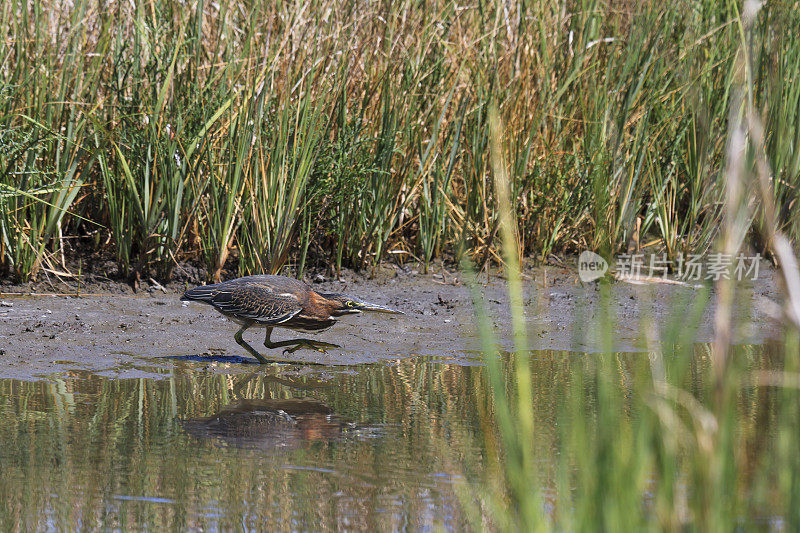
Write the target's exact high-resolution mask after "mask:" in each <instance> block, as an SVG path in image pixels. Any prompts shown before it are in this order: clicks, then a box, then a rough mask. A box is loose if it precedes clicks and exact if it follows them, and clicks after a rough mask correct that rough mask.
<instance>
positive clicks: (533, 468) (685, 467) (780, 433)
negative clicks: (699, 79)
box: [465, 4, 800, 531]
mask: <svg viewBox="0 0 800 533" xmlns="http://www.w3.org/2000/svg"><path fill="white" fill-rule="evenodd" d="M706 7H709V6H706ZM719 9H722V10H723V11H725V10H728V9H730V10H732V11H733V12H734V13H735V15H736V18H735V19H734V21H733V25H734V26H735V28H736V30H737V32H738V33H736V34H735V35H732V37H733V38H735V39H736V41H735V42H734V45H735V46H736V47H737V53H736V54H735V55H736V59H735V61H734V63H733V64H731V65H730V70H729V72H727V73H726V80H727V81H726V83H727V85H726V86H725V87H727V89H728V90H729V91H730V95H729V96H728V97H726V98H725V99H724V102H725V103H726V105H727V106H728V108H729V109H728V112H729V113H730V120H729V122H728V123H727V126H728V128H729V130H728V132H727V134H726V135H727V139H728V143H727V146H725V148H724V150H725V152H724V155H725V159H726V161H725V168H724V171H722V172H717V173H716V183H718V184H719V186H720V191H722V192H724V197H723V199H724V201H723V202H722V205H721V206H720V208H719V209H718V212H714V213H705V214H704V215H703V216H706V217H709V216H710V217H711V218H712V219H714V220H719V223H720V231H719V233H718V235H717V242H716V243H715V246H716V249H718V250H720V251H722V252H723V253H729V254H735V253H737V252H738V251H739V250H741V247H742V246H743V243H744V242H745V240H746V237H747V235H748V234H749V233H750V232H754V233H755V234H756V235H757V236H759V237H760V238H761V239H763V240H764V242H766V243H769V247H770V251H771V252H772V253H774V254H776V256H778V257H780V259H781V267H782V270H781V276H782V277H783V278H784V279H785V280H786V283H785V285H784V288H785V289H786V290H785V293H784V300H785V305H786V310H787V311H786V313H785V316H784V318H785V319H786V324H787V325H786V328H785V330H784V334H783V339H782V341H781V342H779V343H776V344H774V345H770V346H768V347H766V348H765V349H763V350H761V349H759V350H753V349H752V348H751V347H739V346H736V345H735V344H733V333H732V332H733V330H734V315H733V314H732V312H731V310H732V309H733V307H734V304H735V303H736V301H737V299H741V300H743V301H744V302H745V304H744V305H750V301H751V298H752V295H751V294H750V293H749V292H748V290H747V289H743V288H741V287H739V286H736V285H735V284H734V282H733V281H731V280H724V279H723V280H720V281H719V282H718V283H717V284H716V287H715V289H716V290H715V296H714V304H715V308H714V313H715V320H714V326H715V331H714V334H715V341H714V343H712V344H711V345H709V346H702V347H694V346H693V345H692V344H691V342H687V339H693V338H694V336H695V333H696V329H697V327H698V325H699V324H700V323H701V321H702V317H703V313H704V311H705V310H706V308H707V307H708V305H709V303H710V298H709V291H708V290H705V289H704V290H702V291H700V292H699V293H697V294H695V295H694V296H693V298H692V299H691V300H689V301H681V302H675V305H676V308H679V309H688V310H689V312H688V314H687V313H685V312H682V313H679V314H677V315H676V316H675V317H674V318H673V319H672V320H671V321H670V322H667V323H663V324H656V323H653V322H652V318H651V317H646V316H645V317H644V321H643V324H642V336H643V339H644V340H645V342H646V345H647V346H648V347H649V354H648V356H647V357H645V356H642V355H641V354H622V353H616V352H615V349H614V347H615V345H616V344H617V343H618V341H619V339H616V338H615V336H614V333H613V332H614V331H616V329H617V328H616V319H615V317H614V316H613V314H612V313H611V307H610V306H609V303H610V302H609V299H610V298H611V297H612V295H613V292H612V291H610V290H609V287H608V286H607V285H601V286H600V288H599V289H600V294H601V304H600V305H599V309H598V310H597V312H596V313H594V314H593V316H595V317H597V318H595V319H594V320H591V321H589V322H588V323H587V324H585V325H584V326H583V330H582V331H579V332H576V334H577V335H578V336H579V337H578V339H580V335H581V334H585V331H586V330H594V331H595V332H596V335H594V338H599V339H601V340H602V351H601V352H600V353H597V354H587V355H586V356H585V357H583V358H580V359H578V360H572V361H568V362H566V363H565V364H566V365H567V366H568V372H567V374H568V376H569V378H568V381H569V385H568V392H567V393H566V395H565V398H566V399H567V401H565V402H564V403H563V404H562V405H559V406H557V407H556V409H557V415H556V417H557V423H556V425H557V427H558V433H557V434H556V435H555V436H554V437H553V439H552V442H551V443H550V444H549V445H550V446H552V447H553V449H555V450H556V457H557V459H556V460H555V463H554V465H552V466H548V465H546V464H545V465H543V464H541V463H537V462H536V461H535V460H534V458H535V457H536V456H537V454H539V453H541V449H540V448H538V446H539V444H540V443H538V442H537V439H536V428H537V427H539V421H540V420H541V419H542V414H541V412H542V409H541V405H540V402H541V401H542V400H541V398H540V395H544V394H546V390H547V388H548V387H549V384H548V383H541V382H540V380H538V379H537V376H536V375H534V374H533V373H532V371H531V366H532V362H531V357H532V355H533V354H531V352H528V351H527V350H526V349H525V348H524V347H525V343H526V340H525V331H524V322H523V312H524V311H523V309H522V306H521V301H522V287H521V285H520V276H519V263H518V261H517V259H516V258H517V257H518V255H519V240H518V239H517V238H516V236H515V234H514V231H513V229H514V228H516V227H518V224H515V223H512V222H510V221H513V220H515V218H514V217H515V215H516V213H515V209H514V208H513V207H512V204H511V203H510V202H509V197H510V196H509V191H510V190H512V188H511V186H510V185H511V182H512V178H511V177H510V175H509V173H508V169H509V168H513V166H511V165H510V164H509V162H507V160H506V154H507V153H508V152H510V151H511V150H509V146H510V145H513V143H509V142H508V141H506V140H505V139H504V136H503V132H504V129H503V127H502V126H501V125H500V122H499V114H498V113H495V112H490V114H489V117H490V123H491V124H492V127H491V128H490V130H489V131H490V137H491V139H490V143H491V155H492V173H493V175H494V178H495V195H496V198H497V200H498V206H499V218H500V221H501V222H500V230H501V231H500V233H501V236H502V248H503V256H504V263H505V266H506V269H507V274H508V279H509V299H510V301H511V304H512V305H511V314H512V317H513V319H514V322H515V326H514V332H515V346H516V350H517V353H516V354H515V355H514V356H512V357H510V358H508V360H507V361H506V360H504V359H505V358H501V356H500V354H498V352H497V350H496V348H495V347H494V345H493V341H492V331H491V329H490V328H489V326H488V321H487V319H486V317H485V316H484V314H483V312H482V311H481V305H482V304H481V299H480V294H479V292H478V291H477V290H476V289H473V295H474V299H475V302H476V309H477V320H478V323H479V325H480V331H481V337H482V340H483V346H484V353H485V359H486V363H487V371H488V379H489V383H490V384H491V387H492V399H493V404H494V405H493V408H494V412H495V428H496V431H497V433H498V434H499V439H498V442H495V438H494V437H492V438H491V439H490V438H487V446H488V445H489V444H490V443H494V444H495V446H496V447H497V448H498V450H497V452H496V454H495V455H494V456H493V461H494V464H495V465H496V468H490V469H489V470H490V471H500V472H502V473H503V477H502V478H501V479H500V480H497V479H491V480H490V479H487V480H484V481H483V482H482V483H473V485H472V490H471V491H470V492H468V493H467V495H466V496H465V498H471V499H477V500H478V501H480V502H482V506H481V508H482V509H485V510H486V512H485V513H483V515H482V516H475V515H474V516H473V519H474V520H475V521H476V523H478V521H480V522H479V523H481V524H486V523H487V522H488V523H489V524H491V526H490V527H492V528H497V529H501V530H524V531H531V530H559V531H560V530H568V531H584V530H586V531H590V530H591V531H594V530H597V529H602V530H612V531H618V530H621V531H628V530H700V531H710V530H713V531H717V530H719V531H729V530H732V529H736V528H741V527H743V526H744V527H745V528H752V527H755V526H756V524H759V523H760V521H762V520H768V521H770V522H775V521H779V522H780V523H781V524H782V526H785V527H787V528H788V529H796V528H797V527H798V526H800V523H799V522H798V519H800V516H798V514H797V512H796V509H797V508H798V504H800V499H799V498H800V492H798V490H797V487H798V483H797V479H798V472H800V471H799V470H798V463H797V459H796V457H794V456H793V455H791V454H788V453H787V450H789V449H796V447H797V446H798V444H800V442H798V435H800V432H799V431H800V426H798V423H799V422H800V421H799V420H798V417H797V402H798V401H800V394H798V390H797V378H798V374H797V367H798V360H797V345H798V329H797V327H798V317H797V315H796V313H795V312H794V311H792V309H796V308H797V301H796V300H797V298H798V295H797V294H796V291H795V289H793V288H792V287H794V286H796V284H797V280H798V279H799V278H800V273H798V270H797V266H796V262H795V261H794V259H793V257H792V256H791V252H789V251H788V249H787V248H786V245H785V243H786V240H785V237H784V235H783V232H789V231H792V230H793V229H794V227H793V226H792V225H791V224H790V223H787V221H785V220H784V219H782V218H781V216H780V215H779V214H778V210H779V209H780V206H782V205H783V204H782V200H783V199H784V197H782V194H781V192H782V191H784V187H785V184H778V183H775V181H774V180H770V176H771V175H772V174H771V165H772V164H774V161H775V158H774V157H772V156H771V155H770V152H769V149H768V148H767V143H768V142H769V141H768V139H771V138H772V137H771V135H770V134H766V136H765V133H764V130H763V128H762V126H761V114H760V113H757V111H756V109H758V107H757V106H758V105H760V104H759V102H758V98H757V97H756V95H757V94H759V93H758V90H757V88H756V85H755V83H754V76H753V74H754V72H757V70H756V69H754V68H753V67H754V66H756V65H758V60H759V59H763V58H764V55H763V54H762V55H758V54H760V53H759V52H757V50H758V47H756V46H754V44H755V43H758V45H759V46H760V47H761V48H762V51H763V48H764V47H766V44H765V43H763V42H761V41H759V39H760V38H761V37H764V36H763V35H759V34H758V33H757V32H758V30H759V28H762V26H760V25H761V24H762V23H763V22H764V20H765V17H766V19H767V20H768V19H769V18H768V15H769V12H768V11H767V12H761V13H760V14H759V13H758V11H757V10H755V9H754V5H751V6H749V7H748V10H746V11H744V12H743V13H742V14H741V15H740V14H739V13H738V11H737V10H738V6H736V5H734V4H729V5H726V6H724V7H721V8H719ZM712 12H713V10H712ZM654 14H655V15H657V17H656V18H657V19H658V20H660V21H662V22H665V20H664V17H666V18H669V16H670V15H669V14H668V13H656V12H654ZM723 14H724V13H723ZM656 50H657V48H656V47H651V46H649V45H648V46H645V45H643V46H642V47H641V49H639V51H638V59H637V58H636V57H629V58H626V59H625V61H626V62H634V63H635V62H637V61H645V62H654V61H655V56H654V53H655V52H656ZM754 51H755V52H754ZM653 64H655V63H653ZM648 68H649V67H648ZM633 70H635V71H636V72H640V73H642V72H644V70H647V69H642V68H640V67H635V68H633ZM622 79H625V80H628V81H630V80H631V79H633V78H630V77H623V78H622ZM668 81H669V78H667V82H668ZM646 84H647V80H645V79H644V78H639V83H638V85H639V86H637V87H627V88H625V86H624V85H623V86H617V88H618V89H619V91H609V92H608V94H609V95H615V97H619V96H624V99H623V100H622V103H623V106H624V107H623V111H624V114H623V115H620V116H621V117H625V116H628V115H629V113H630V110H631V109H632V107H631V101H634V100H637V99H640V98H645V97H648V94H649V93H647V92H646V91H645V92H642V88H643V87H645V86H646ZM607 89H609V88H608V87H606V90H607ZM598 98H602V97H601V96H600V95H599V94H598ZM663 104H664V101H662V102H658V103H656V102H653V103H651V105H648V106H647V107H646V109H644V110H643V112H642V113H641V114H639V115H638V116H637V119H636V121H635V122H634V123H629V122H630V121H629V119H627V118H625V119H624V120H620V121H619V122H617V125H616V130H615V131H616V133H613V135H612V136H611V137H610V138H611V139H612V144H611V151H610V153H609V154H608V155H609V156H610V159H608V160H604V162H603V164H604V165H609V166H610V167H611V169H612V170H613V169H619V173H617V171H616V170H613V171H612V174H613V175H615V176H617V175H618V176H619V179H617V180H612V181H610V182H605V181H602V180H595V184H594V186H595V189H596V192H597V193H602V195H603V196H602V197H603V198H604V203H603V204H602V205H595V206H594V210H595V214H596V216H597V217H598V218H597V219H596V222H597V221H598V220H601V219H602V220H604V221H605V222H604V227H600V225H598V229H600V230H602V232H601V233H598V234H596V235H599V236H600V239H601V240H602V241H605V243H604V244H603V243H602V242H601V243H598V245H600V246H604V247H605V248H606V249H610V250H614V249H615V247H617V246H619V244H620V243H621V242H622V241H621V240H620V239H621V238H624V237H625V235H626V232H627V230H626V229H625V225H626V224H629V223H630V221H628V222H626V220H625V219H626V216H627V215H626V214H625V213H626V212H627V211H628V210H629V209H631V206H634V205H635V204H636V203H637V202H641V201H642V197H641V196H640V195H639V193H638V192H637V191H639V190H641V188H642V186H643V183H644V182H643V181H642V176H643V175H645V174H649V179H650V184H651V186H652V187H653V188H652V189H651V192H653V191H656V190H658V191H660V192H659V195H660V196H656V197H655V199H656V200H657V201H658V204H660V205H657V206H655V208H654V209H655V212H653V213H652V214H651V215H650V220H647V218H645V226H646V224H647V223H648V222H649V223H650V224H657V225H659V227H660V231H661V232H662V240H663V244H664V245H665V247H666V248H667V250H668V251H669V249H670V246H671V245H672V246H677V243H678V241H677V240H670V239H671V237H669V235H670V233H676V232H679V231H684V229H683V228H685V226H681V224H683V222H682V221H681V219H680V218H676V215H675V213H672V211H671V209H673V207H671V206H675V205H677V202H676V195H677V194H687V195H689V196H690V197H692V200H691V201H690V202H688V204H685V205H688V206H689V207H690V208H691V206H692V205H697V204H698V202H699V200H698V198H699V197H701V196H693V195H702V193H697V192H692V191H691V190H684V191H682V192H678V191H677V190H676V189H675V188H674V184H673V181H674V180H675V179H677V178H676V177H675V176H678V175H679V174H678V172H677V171H675V170H674V169H671V168H669V167H667V168H663V167H662V168H660V170H659V171H658V172H654V171H653V168H654V165H656V164H657V163H656V162H654V161H651V160H650V158H651V157H652V154H650V153H649V152H648V150H647V149H645V148H644V146H645V145H647V144H650V143H654V142H664V143H669V142H672V141H673V140H674V139H679V140H680V139H684V140H686V141H687V142H689V146H690V147H691V148H692V150H693V155H692V158H693V159H692V161H691V162H690V164H691V165H693V166H694V167H695V170H696V168H697V166H698V165H704V164H705V163H703V162H702V160H703V157H699V158H698V157H697V153H696V150H698V149H699V147H700V146H706V147H708V146H711V145H712V144H715V143H716V144H719V143H718V141H717V140H716V139H715V137H714V135H713V134H712V133H711V132H710V131H708V130H707V131H705V132H703V133H701V132H699V131H697V129H696V128H697V122H696V121H687V122H685V126H680V124H681V121H680V120H668V121H666V122H664V123H663V124H662V125H661V127H662V129H664V130H665V131H671V132H672V133H671V134H670V136H669V137H670V138H665V139H661V140H659V139H658V138H655V139H654V138H653V134H651V133H650V132H652V131H653V130H652V128H653V125H652V124H650V123H649V119H648V114H650V113H656V112H658V108H659V106H661V105H663ZM781 107H782V106H778V108H779V109H780V108H781ZM768 121H769V115H767V117H766V120H765V122H768ZM623 126H625V127H629V128H630V129H631V132H632V133H633V134H634V137H633V139H634V145H633V147H634V148H636V147H637V146H638V145H641V148H640V149H636V150H634V151H630V152H629V151H628V148H627V147H625V146H622V145H621V144H619V142H617V141H613V137H614V136H617V135H618V132H619V131H621V129H622V127H623ZM656 133H657V132H656ZM701 136H702V137H701ZM679 142H681V143H682V142H684V141H679ZM606 148H608V147H606ZM676 149H677V148H675V147H674V146H673V147H672V148H671V150H673V151H674V150H676ZM718 149H721V147H720V148H718ZM705 157H708V156H707V155H706V156H705ZM690 184H691V182H690ZM695 185H696V183H695ZM599 197H600V194H597V195H596V196H595V199H596V198H599ZM633 212H639V209H638V208H635V209H634V211H633ZM690 216H699V213H698V212H695V213H694V214H690ZM690 231H694V230H690ZM710 237H711V235H710V234H709V233H706V234H703V233H702V232H701V233H700V234H694V236H693V237H692V238H694V239H704V238H710ZM670 243H672V244H670ZM674 249H675V248H673V251H674ZM532 290H533V291H534V292H536V290H537V289H536V287H535V286H534V287H533V289H532ZM640 297H641V298H642V299H645V300H646V299H647V298H648V297H650V296H648V294H647V292H642V294H641V295H640ZM515 298H516V300H515ZM515 302H516V303H515ZM509 376H511V379H509ZM509 382H511V383H515V384H516V386H515V387H509V386H508V383H509ZM532 391H533V392H532ZM470 504H471V502H469V501H468V500H467V499H465V505H470Z"/></svg>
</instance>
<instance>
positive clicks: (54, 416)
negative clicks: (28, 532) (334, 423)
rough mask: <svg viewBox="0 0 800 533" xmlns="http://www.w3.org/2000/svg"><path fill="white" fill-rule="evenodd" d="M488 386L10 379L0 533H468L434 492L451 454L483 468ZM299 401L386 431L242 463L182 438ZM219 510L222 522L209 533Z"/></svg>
mask: <svg viewBox="0 0 800 533" xmlns="http://www.w3.org/2000/svg"><path fill="white" fill-rule="evenodd" d="M482 372H483V369H481V368H478V367H464V368H462V367H458V366H450V365H440V364H429V363H428V362H427V361H426V360H425V358H421V359H408V360H402V361H399V362H398V363H397V364H396V365H394V366H386V365H366V366H365V367H364V368H363V370H362V371H361V372H360V373H353V372H337V371H336V369H333V370H330V371H325V372H323V373H308V375H305V374H304V375H300V376H296V375H295V376H291V378H288V377H287V375H286V374H284V373H280V372H274V373H270V372H269V371H267V372H264V371H260V372H257V373H253V374H250V375H247V374H235V375H215V374H207V373H204V372H201V371H198V370H197V369H194V368H179V367H176V368H174V369H173V372H172V375H171V376H169V377H168V378H167V379H163V380H150V379H123V380H114V379H108V378H101V377H98V376H95V375H93V374H91V373H89V372H84V371H72V372H68V373H65V374H64V375H63V376H62V377H60V378H59V379H57V380H54V381H53V383H48V382H43V381H38V382H22V381H16V380H0V413H2V416H0V476H1V477H0V479H2V482H0V498H2V499H3V501H4V506H3V507H2V508H0V529H3V530H6V529H9V528H10V527H13V526H14V525H15V524H22V527H25V528H26V529H36V528H37V525H38V526H39V527H41V525H42V524H43V523H44V522H43V520H45V517H46V516H48V513H50V515H49V516H51V517H52V519H53V520H54V521H55V522H56V523H58V524H61V525H62V526H63V527H65V528H67V529H70V528H73V527H77V524H78V523H79V522H80V523H83V524H95V525H96V527H126V526H127V527H139V526H140V525H141V524H145V523H146V524H150V525H151V526H155V527H157V528H164V527H181V526H185V524H187V523H191V522H192V521H195V520H199V521H201V522H205V523H209V522H208V520H211V523H217V524H219V527H221V528H223V529H230V528H234V527H236V525H237V524H240V523H242V521H243V520H245V521H247V520H251V521H252V523H253V525H254V526H255V524H272V525H273V528H274V529H289V528H290V527H291V524H292V523H293V522H292V521H293V520H298V521H299V522H298V523H302V524H306V525H307V527H308V528H309V529H320V528H321V527H322V526H323V525H324V524H330V523H336V521H337V520H339V519H343V517H345V516H350V518H349V519H351V520H353V521H354V524H355V525H354V526H353V527H355V528H357V529H362V530H363V529H373V528H375V527H379V526H381V525H383V526H382V527H383V529H387V528H388V529H391V528H392V527H393V526H392V525H391V524H392V523H394V522H392V520H395V519H398V520H405V521H407V522H408V523H409V524H423V523H428V522H427V521H428V520H430V515H429V514H428V509H429V507H428V506H429V505H435V506H437V508H440V509H450V511H449V512H448V513H449V514H450V515H451V517H450V518H449V519H448V520H449V521H450V523H453V524H458V523H460V518H459V516H460V514H459V513H458V511H457V502H456V501H455V500H454V499H453V497H452V494H450V495H448V493H449V490H444V489H437V488H436V487H438V486H439V485H438V483H439V482H438V481H437V480H436V479H435V478H433V477H431V475H432V473H437V472H447V471H446V469H445V466H444V465H443V464H442V461H441V459H440V458H439V457H438V456H437V454H436V453H434V452H436V450H437V448H436V447H435V446H434V445H433V442H434V441H435V440H436V439H443V440H446V441H448V442H449V443H450V444H451V447H452V449H458V450H461V451H460V452H459V453H460V455H461V456H462V457H463V458H464V460H465V461H466V462H467V463H468V464H471V465H476V466H475V468H476V469H477V468H478V467H479V465H480V462H481V460H480V452H479V447H478V445H477V444H478V442H479V441H478V440H477V439H476V438H475V436H474V433H473V431H472V430H471V429H470V428H473V427H476V426H477V425H478V423H477V420H475V418H474V415H473V414H472V403H471V401H470V398H474V397H476V394H477V395H482V396H483V397H484V398H485V397H486V394H485V392H482V391H483V387H484V383H485V380H484V379H483V378H482V377H480V374H481V373H482ZM323 378H324V379H323ZM293 397H313V398H316V399H317V400H319V401H320V402H322V403H324V404H325V405H326V406H329V407H330V409H331V411H332V412H333V413H335V414H336V415H339V416H341V417H344V418H346V419H348V420H352V421H353V422H356V423H358V425H359V427H363V426H367V427H380V428H383V429H381V430H380V431H377V432H366V433H365V434H364V435H363V438H362V437H361V435H359V434H358V433H357V432H356V433H355V434H349V435H348V436H347V439H346V442H343V441H342V440H341V439H339V440H336V439H334V440H333V441H330V440H328V439H307V440H305V441H297V440H296V439H295V440H293V441H292V446H293V447H288V448H287V449H280V448H278V449H273V448H269V447H266V446H264V447H262V448H263V449H260V448H259V447H253V446H251V447H250V448H248V449H234V448H231V447H225V448H219V443H220V442H219V441H217V442H207V441H203V440H198V439H195V438H192V437H191V436H189V435H187V434H186V433H185V432H184V431H183V429H182V427H181V425H180V422H181V421H182V420H188V419H191V418H197V417H202V416H209V415H212V414H214V413H217V412H220V411H221V410H222V409H223V408H224V407H225V406H227V405H232V404H235V403H236V402H237V401H241V399H244V398H256V399H258V398H271V399H274V400H275V401H276V402H278V403H280V401H281V400H285V399H288V398H293ZM412 398H413V400H412ZM304 429H307V428H304ZM451 431H453V432H454V433H455V434H456V435H457V436H453V435H451V433H450V432H451ZM462 438H463V439H464V440H462ZM466 439H471V440H466ZM229 448H230V449H229ZM331 470H333V471H334V472H335V474H332V473H331V472H330V471H331ZM442 483H443V482H442ZM120 496H121V497H124V499H119V498H118V497H120ZM153 498H157V499H163V500H170V501H171V502H173V503H170V504H168V505H167V504H163V503H158V502H156V501H155V500H153ZM159 501H160V500H159ZM320 502H327V503H325V504H321V503H320ZM209 507H213V508H215V509H217V511H216V512H217V513H218V514H219V515H220V517H219V518H218V519H206V520H201V519H200V518H198V516H199V515H201V514H202V513H204V512H206V511H207V510H208V508H209ZM388 511H392V512H393V513H395V514H394V515H392V514H391V513H389V512H388ZM393 516H394V518H393ZM243 517H244V518H243ZM397 517H404V518H397ZM214 520H218V522H215V521H214Z"/></svg>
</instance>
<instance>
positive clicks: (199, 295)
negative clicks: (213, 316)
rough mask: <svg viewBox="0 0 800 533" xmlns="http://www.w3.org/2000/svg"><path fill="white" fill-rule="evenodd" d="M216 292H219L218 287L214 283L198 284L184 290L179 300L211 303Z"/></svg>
mask: <svg viewBox="0 0 800 533" xmlns="http://www.w3.org/2000/svg"><path fill="white" fill-rule="evenodd" d="M217 294H219V288H218V287H217V286H216V285H200V286H199V287H195V288H194V289H189V290H188V291H186V292H184V293H183V296H181V300H183V301H195V302H203V303H211V301H212V300H213V299H214V296H216V295H217Z"/></svg>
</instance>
